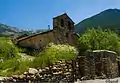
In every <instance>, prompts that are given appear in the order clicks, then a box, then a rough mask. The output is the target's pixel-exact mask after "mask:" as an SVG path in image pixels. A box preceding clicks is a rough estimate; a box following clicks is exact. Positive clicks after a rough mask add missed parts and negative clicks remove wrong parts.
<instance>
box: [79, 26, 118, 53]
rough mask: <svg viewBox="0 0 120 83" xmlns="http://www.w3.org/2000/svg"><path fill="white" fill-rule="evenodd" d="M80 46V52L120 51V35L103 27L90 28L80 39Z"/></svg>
mask: <svg viewBox="0 0 120 83" xmlns="http://www.w3.org/2000/svg"><path fill="white" fill-rule="evenodd" d="M78 46H79V50H80V52H81V53H82V52H85V51H86V50H112V51H116V52H118V51H119V47H120V44H119V37H118V35H117V34H116V33H115V32H113V31H111V30H109V29H105V30H102V29H101V28H98V29H94V28H92V29H91V30H90V29H88V30H87V31H86V32H85V33H84V34H83V35H82V36H81V37H80V38H79V39H78Z"/></svg>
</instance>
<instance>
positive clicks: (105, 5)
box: [0, 0, 120, 29]
mask: <svg viewBox="0 0 120 83" xmlns="http://www.w3.org/2000/svg"><path fill="white" fill-rule="evenodd" d="M110 8H112V9H114V8H117V9H120V0H0V23H5V24H7V25H10V26H14V27H19V28H22V29H41V28H48V25H50V27H51V28H52V18H53V17H55V16H57V15H60V14H62V13H64V12H66V13H68V15H69V16H70V17H71V18H72V19H73V21H74V22H75V23H78V22H80V21H82V20H83V19H85V18H88V17H90V16H92V15H95V14H97V13H99V12H101V11H103V10H106V9H110Z"/></svg>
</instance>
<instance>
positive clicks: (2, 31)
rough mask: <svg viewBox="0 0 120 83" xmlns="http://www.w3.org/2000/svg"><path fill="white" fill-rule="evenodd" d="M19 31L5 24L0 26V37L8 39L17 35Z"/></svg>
mask: <svg viewBox="0 0 120 83" xmlns="http://www.w3.org/2000/svg"><path fill="white" fill-rule="evenodd" d="M19 31H20V30H19V29H18V28H16V27H10V26H7V25H5V24H0V36H4V37H9V36H13V35H15V34H17V33H19Z"/></svg>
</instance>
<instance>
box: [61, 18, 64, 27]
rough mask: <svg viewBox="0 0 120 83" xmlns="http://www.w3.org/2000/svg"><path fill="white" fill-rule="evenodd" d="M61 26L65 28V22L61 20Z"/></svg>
mask: <svg viewBox="0 0 120 83" xmlns="http://www.w3.org/2000/svg"><path fill="white" fill-rule="evenodd" d="M61 26H62V27H64V20H63V19H61Z"/></svg>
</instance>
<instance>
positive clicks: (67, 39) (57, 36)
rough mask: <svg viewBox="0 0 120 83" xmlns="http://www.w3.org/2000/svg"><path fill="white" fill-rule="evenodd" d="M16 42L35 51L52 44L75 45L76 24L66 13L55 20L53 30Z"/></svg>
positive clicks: (19, 39) (16, 40)
mask: <svg viewBox="0 0 120 83" xmlns="http://www.w3.org/2000/svg"><path fill="white" fill-rule="evenodd" d="M14 42H15V44H17V45H19V46H22V47H31V48H34V49H42V48H44V47H45V46H46V45H48V44H49V43H52V42H53V43H55V44H69V45H75V44H76V36H75V32H74V22H73V21H72V19H71V18H70V17H69V16H68V15H67V14H66V13H64V14H62V15H60V16H57V17H54V18H53V30H49V31H47V32H43V33H38V34H34V35H29V36H25V37H22V38H16V39H15V40H14Z"/></svg>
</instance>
